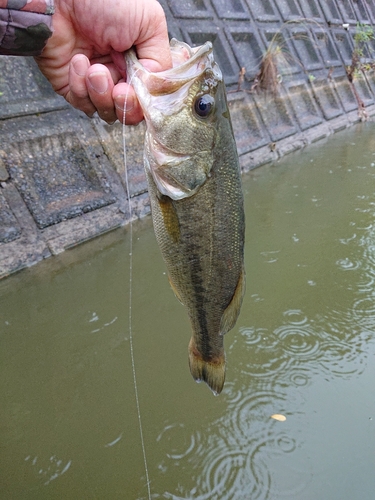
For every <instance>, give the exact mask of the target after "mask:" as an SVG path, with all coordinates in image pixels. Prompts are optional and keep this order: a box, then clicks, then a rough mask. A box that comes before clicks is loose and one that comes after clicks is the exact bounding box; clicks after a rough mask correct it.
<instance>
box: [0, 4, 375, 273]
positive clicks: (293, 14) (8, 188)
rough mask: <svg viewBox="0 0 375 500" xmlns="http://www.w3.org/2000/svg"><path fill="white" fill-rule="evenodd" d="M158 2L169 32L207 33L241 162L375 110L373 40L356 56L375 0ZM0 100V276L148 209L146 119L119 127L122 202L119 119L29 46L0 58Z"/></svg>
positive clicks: (271, 156)
mask: <svg viewBox="0 0 375 500" xmlns="http://www.w3.org/2000/svg"><path fill="white" fill-rule="evenodd" d="M161 4H162V5H163V8H164V10H165V12H166V16H167V21H168V27H169V32H170V36H171V37H175V38H177V39H180V40H185V41H186V42H187V43H189V44H192V45H199V44H201V43H204V42H205V41H206V40H211V41H212V43H213V45H214V51H215V57H216V59H217V61H218V63H219V65H220V67H221V69H222V71H223V73H224V77H225V81H226V84H227V88H228V100H229V106H230V109H231V115H232V121H233V127H234V132H235V137H236V142H237V148H238V152H239V155H240V162H241V168H242V169H243V171H244V172H246V171H249V170H251V169H253V168H256V167H258V166H261V165H264V164H266V163H270V162H272V161H274V160H277V159H279V158H281V157H283V156H285V155H286V154H288V153H291V152H293V151H296V150H299V149H302V148H303V147H304V146H305V145H307V144H311V143H313V142H316V141H318V140H320V139H323V138H326V137H328V136H330V135H331V134H333V133H335V132H336V131H338V130H342V129H344V128H347V127H349V126H351V125H352V124H354V123H357V122H358V121H360V120H371V119H372V117H373V115H374V114H375V104H374V103H375V100H374V99H375V76H374V70H373V69H372V67H371V61H372V50H373V49H375V45H374V43H373V42H374V41H373V40H369V41H368V43H365V44H362V45H361V46H360V49H361V50H362V57H361V61H362V62H363V63H366V62H367V63H368V66H367V67H366V71H361V68H353V67H352V63H353V52H354V51H355V50H356V48H358V38H356V34H358V30H361V29H363V26H369V25H372V24H375V6H374V4H373V3H372V2H369V1H368V2H367V1H366V0H357V1H353V0H346V1H343V0H331V1H330V2H326V1H323V0H320V1H319V0H315V1H307V0H306V1H305V0H283V1H276V0H267V1H263V0H247V1H245V0H230V1H227V0H226V1H223V0H211V1H209V0H191V1H188V2H185V3H184V5H181V3H180V2H178V1H177V0H169V1H166V0H163V1H161ZM360 26H362V28H361V27H360ZM266 57H268V58H269V59H268V60H271V61H272V64H274V65H275V69H276V71H275V76H276V77H275V78H274V79H273V80H271V81H266V80H264V79H263V77H262V71H261V69H262V62H263V67H264V62H265V61H267V59H266ZM348 74H349V78H348ZM353 76H354V79H353ZM0 104H1V107H0V186H1V187H0V277H1V276H6V275H8V274H9V273H11V272H14V271H17V270H19V269H22V268H23V267H27V266H30V265H33V264H35V263H37V262H39V261H40V260H42V259H44V258H46V257H49V256H52V255H56V254H59V253H61V252H63V251H64V250H65V249H67V248H70V247H72V246H75V245H77V244H79V243H81V242H83V241H86V240H88V239H90V238H93V237H95V236H97V235H100V234H103V233H105V232H107V231H110V230H112V229H114V228H116V227H119V226H121V225H124V224H126V223H127V222H129V220H130V217H133V218H138V217H143V216H145V215H146V214H148V213H149V211H150V207H149V201H148V195H147V185H146V179H145V176H144V172H143V161H142V150H143V135H144V126H143V124H141V125H139V126H138V127H127V128H126V152H127V169H128V177H129V180H130V196H131V198H132V214H129V212H128V208H127V207H128V204H127V198H126V189H125V182H124V181H125V176H124V168H125V167H124V155H123V139H122V132H123V131H122V126H121V125H120V124H116V125H111V126H109V125H107V124H105V123H104V122H102V121H100V120H99V119H92V120H90V119H88V118H87V117H86V116H85V115H83V114H82V113H80V112H78V111H76V110H74V109H72V108H71V107H70V106H69V105H68V104H67V103H66V102H65V101H64V99H62V98H60V97H59V96H56V95H55V94H54V92H53V91H52V89H51V88H50V86H49V84H48V82H46V81H45V79H44V78H43V77H42V76H41V74H40V72H39V70H38V68H37V66H36V65H35V63H34V61H33V60H32V59H31V58H15V57H2V58H0Z"/></svg>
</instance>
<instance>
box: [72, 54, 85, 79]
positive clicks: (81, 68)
mask: <svg viewBox="0 0 375 500" xmlns="http://www.w3.org/2000/svg"><path fill="white" fill-rule="evenodd" d="M73 68H74V71H75V73H77V75H79V76H85V74H86V71H87V61H86V59H85V58H84V57H77V58H76V59H75V60H74V61H73Z"/></svg>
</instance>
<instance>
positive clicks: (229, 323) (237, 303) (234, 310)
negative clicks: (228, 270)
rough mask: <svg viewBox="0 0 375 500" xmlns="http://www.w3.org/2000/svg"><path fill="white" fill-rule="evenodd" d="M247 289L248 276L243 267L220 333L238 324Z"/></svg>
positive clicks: (224, 315) (221, 324)
mask: <svg viewBox="0 0 375 500" xmlns="http://www.w3.org/2000/svg"><path fill="white" fill-rule="evenodd" d="M245 290H246V276H245V269H244V268H243V267H242V271H241V274H240V277H239V279H238V283H237V286H236V289H235V291H234V294H233V297H232V300H231V301H230V302H229V305H228V307H227V308H226V309H225V311H224V314H223V316H222V317H221V321H220V333H221V334H222V335H224V334H225V333H227V332H229V330H231V329H232V328H233V327H234V325H235V324H236V321H237V318H238V315H239V314H240V309H241V304H242V300H243V298H244V295H245Z"/></svg>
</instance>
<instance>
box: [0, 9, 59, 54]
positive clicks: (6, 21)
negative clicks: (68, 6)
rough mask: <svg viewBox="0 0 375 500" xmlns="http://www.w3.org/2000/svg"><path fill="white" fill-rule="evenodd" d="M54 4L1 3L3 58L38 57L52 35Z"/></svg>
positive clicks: (1, 49)
mask: <svg viewBox="0 0 375 500" xmlns="http://www.w3.org/2000/svg"><path fill="white" fill-rule="evenodd" d="M52 14H53V0H31V2H28V3H27V0H0V54H2V55H14V56H15V55H20V56H38V55H40V54H41V52H42V50H43V49H44V46H45V44H46V43H47V40H48V38H49V37H50V36H51V35H52Z"/></svg>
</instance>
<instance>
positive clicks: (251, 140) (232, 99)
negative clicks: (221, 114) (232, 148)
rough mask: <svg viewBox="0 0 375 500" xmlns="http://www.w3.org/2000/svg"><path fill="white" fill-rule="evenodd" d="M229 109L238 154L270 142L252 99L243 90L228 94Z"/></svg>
mask: <svg viewBox="0 0 375 500" xmlns="http://www.w3.org/2000/svg"><path fill="white" fill-rule="evenodd" d="M228 97H229V99H228V103H229V110H230V114H231V118H232V124H233V130H234V136H235V138H236V144H237V150H238V153H239V155H243V154H245V153H247V152H249V151H253V150H254V149H258V148H259V147H261V146H264V145H265V144H267V143H269V142H270V137H269V135H268V133H267V131H266V130H265V129H264V128H263V125H262V122H261V120H260V119H259V117H258V114H257V110H256V107H255V105H254V101H253V100H251V98H250V97H249V96H247V95H244V92H239V93H236V94H229V96H228Z"/></svg>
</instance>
